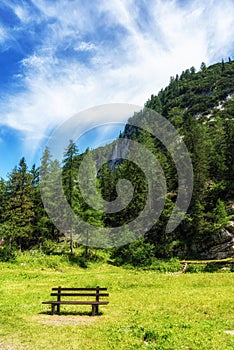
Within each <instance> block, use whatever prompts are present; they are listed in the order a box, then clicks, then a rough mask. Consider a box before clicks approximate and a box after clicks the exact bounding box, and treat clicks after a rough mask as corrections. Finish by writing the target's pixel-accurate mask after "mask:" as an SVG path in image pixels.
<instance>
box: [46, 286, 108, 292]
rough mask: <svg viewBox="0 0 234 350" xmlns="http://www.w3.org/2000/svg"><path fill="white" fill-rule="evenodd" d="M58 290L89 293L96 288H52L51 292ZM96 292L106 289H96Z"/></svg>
mask: <svg viewBox="0 0 234 350" xmlns="http://www.w3.org/2000/svg"><path fill="white" fill-rule="evenodd" d="M58 289H60V290H73V291H76V290H77V291H78V290H81V291H82V290H87V291H89V290H90V291H91V290H96V289H97V288H96V287H95V288H90V287H88V288H63V287H61V288H58V287H56V288H52V290H58ZM98 290H107V288H98Z"/></svg>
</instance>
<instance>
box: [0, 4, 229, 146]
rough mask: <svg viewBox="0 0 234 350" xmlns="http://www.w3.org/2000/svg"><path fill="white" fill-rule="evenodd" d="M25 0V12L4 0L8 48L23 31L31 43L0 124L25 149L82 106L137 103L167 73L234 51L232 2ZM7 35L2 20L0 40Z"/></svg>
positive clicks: (160, 84)
mask: <svg viewBox="0 0 234 350" xmlns="http://www.w3.org/2000/svg"><path fill="white" fill-rule="evenodd" d="M31 3H32V4H33V5H31V7H32V6H33V11H31V12H32V15H29V13H30V10H31V8H30V7H29V5H25V2H20V4H17V5H16V3H15V2H12V1H8V2H5V6H9V7H10V8H11V10H12V11H13V12H14V14H15V16H16V17H17V19H18V24H17V26H16V27H15V28H14V29H13V31H12V32H11V35H12V37H13V38H14V40H15V41H14V40H12V41H11V45H12V46H14V45H16V44H15V43H16V41H17V42H18V43H19V42H20V40H21V39H22V37H23V36H27V35H28V36H30V38H31V45H33V47H32V48H31V49H30V50H29V51H28V52H26V53H25V55H24V58H23V59H21V66H20V67H21V70H20V72H18V73H20V75H19V79H20V82H21V85H22V87H23V88H22V89H21V91H20V92H18V93H15V92H14V94H12V95H11V94H9V95H8V96H4V99H3V98H2V100H1V111H2V114H1V121H0V123H1V124H2V125H7V126H10V127H12V128H14V129H16V130H20V131H21V132H23V133H24V135H25V138H24V145H25V147H26V149H27V150H31V151H36V149H37V147H38V145H39V144H40V140H41V139H42V138H43V137H44V136H45V135H46V134H47V131H48V130H49V129H51V128H53V127H55V126H56V125H58V124H59V123H61V122H63V121H64V120H66V119H67V118H68V117H70V116H72V115H73V114H75V113H77V112H79V111H81V110H82V109H85V108H89V107H91V106H94V105H97V104H103V103H110V102H126V103H134V104H137V105H143V104H144V102H145V101H146V100H147V99H148V98H149V97H150V95H151V94H152V93H157V91H158V90H159V89H160V88H161V87H163V86H165V85H166V84H167V82H168V81H169V77H170V76H171V75H175V74H176V73H180V72H181V71H182V70H184V69H186V68H190V67H191V66H195V67H197V68H199V66H200V63H201V62H202V61H205V62H206V63H207V64H209V63H212V62H214V61H215V60H221V58H222V57H224V58H227V56H229V55H230V52H234V50H233V44H234V16H233V13H234V3H233V1H231V0H224V1H222V2H220V1H216V0H213V1H212V0H208V1H206V2H204V1H200V0H198V1H187V2H184V1H183V2H181V1H175V0H167V1H163V0H157V1H154V2H152V1H149V0H144V1H138V0H135V1H134V0H130V1H127V0H122V1H120V0H113V1H107V0H102V1H98V2H95V3H93V2H92V3H90V2H84V1H81V0H80V1H79V0H74V1H71V2H68V1H65V0H59V1H56V2H54V1H50V0H32V1H31ZM7 32H9V28H7V26H6V25H5V26H3V25H2V27H0V44H1V42H3V41H4V40H5V37H6V33H7ZM36 35H37V36H36ZM33 39H35V40H34V42H32V40H33ZM19 45H20V44H19ZM24 50H25V49H24ZM119 121H122V120H119ZM106 122H107V121H106Z"/></svg>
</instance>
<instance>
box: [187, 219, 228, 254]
mask: <svg viewBox="0 0 234 350" xmlns="http://www.w3.org/2000/svg"><path fill="white" fill-rule="evenodd" d="M191 248H192V251H193V252H194V253H195V254H199V255H200V257H201V258H202V259H225V258H232V257H234V222H230V225H229V226H228V227H226V228H222V229H220V230H219V231H217V232H215V233H213V234H212V235H211V236H210V237H209V242H207V241H206V242H203V243H201V242H199V243H198V242H194V243H193V245H192V247H191Z"/></svg>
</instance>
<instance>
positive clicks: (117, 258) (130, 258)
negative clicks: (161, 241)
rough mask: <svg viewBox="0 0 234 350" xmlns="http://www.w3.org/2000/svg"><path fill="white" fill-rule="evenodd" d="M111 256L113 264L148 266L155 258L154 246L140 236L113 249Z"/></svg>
mask: <svg viewBox="0 0 234 350" xmlns="http://www.w3.org/2000/svg"><path fill="white" fill-rule="evenodd" d="M111 258H112V259H114V264H115V265H117V266H120V265H131V266H133V267H143V266H150V265H151V264H152V263H153V261H154V259H155V247H154V245H152V244H151V243H148V242H145V240H144V238H140V239H138V240H136V241H134V242H132V243H130V244H128V245H126V246H124V247H119V248H117V249H115V250H114V251H113V252H112V254H111Z"/></svg>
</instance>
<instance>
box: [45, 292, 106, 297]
mask: <svg viewBox="0 0 234 350" xmlns="http://www.w3.org/2000/svg"><path fill="white" fill-rule="evenodd" d="M50 295H51V296H52V297H57V296H59V295H60V296H61V297H96V295H98V296H99V297H108V296H109V294H108V293H98V294H96V293H51V294H50Z"/></svg>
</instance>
